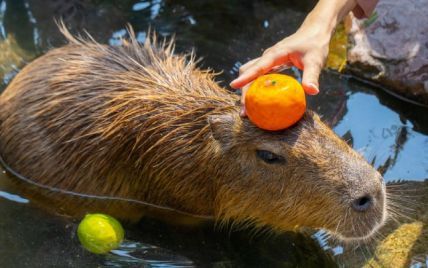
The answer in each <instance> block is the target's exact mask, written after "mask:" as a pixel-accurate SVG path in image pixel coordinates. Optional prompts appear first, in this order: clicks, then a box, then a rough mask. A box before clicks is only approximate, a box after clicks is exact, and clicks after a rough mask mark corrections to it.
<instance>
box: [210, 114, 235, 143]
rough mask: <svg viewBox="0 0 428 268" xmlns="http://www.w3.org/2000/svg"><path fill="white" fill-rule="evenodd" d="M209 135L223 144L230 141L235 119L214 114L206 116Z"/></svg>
mask: <svg viewBox="0 0 428 268" xmlns="http://www.w3.org/2000/svg"><path fill="white" fill-rule="evenodd" d="M208 123H209V124H210V129H211V134H212V136H213V138H214V139H215V140H217V141H218V142H220V143H222V144H223V145H225V144H230V142H231V141H232V136H233V130H234V125H235V118H234V116H233V115H232V114H216V115H210V116H208Z"/></svg>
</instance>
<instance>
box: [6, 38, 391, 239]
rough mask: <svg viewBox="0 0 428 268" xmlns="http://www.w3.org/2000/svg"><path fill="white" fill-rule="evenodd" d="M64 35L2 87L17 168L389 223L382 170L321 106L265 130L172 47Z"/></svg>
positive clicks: (190, 206)
mask: <svg viewBox="0 0 428 268" xmlns="http://www.w3.org/2000/svg"><path fill="white" fill-rule="evenodd" d="M63 31H64V33H65V35H66V37H67V38H68V40H69V41H70V44H68V45H66V46H64V47H62V48H58V49H54V50H51V51H50V52H48V53H47V54H45V55H43V56H41V57H40V58H38V59H37V60H35V61H33V62H32V63H30V64H29V65H27V66H26V67H25V68H24V69H23V70H22V71H21V72H20V73H19V74H18V75H17V76H16V77H15V78H14V79H13V81H12V82H11V83H10V84H9V86H8V87H7V89H6V90H5V91H4V92H3V93H2V95H1V96H0V153H1V155H2V157H3V158H4V160H5V161H6V162H7V163H8V164H9V165H10V166H11V167H12V168H13V169H14V170H15V171H17V172H19V173H20V174H21V175H23V176H25V177H27V178H31V179H32V180H34V181H36V182H38V183H40V184H44V185H49V186H51V187H55V188H58V189H64V190H67V191H74V192H77V193H84V194H91V195H98V196H110V197H120V198H129V199H134V200H141V201H144V202H147V203H151V204H155V205H159V206H164V207H170V208H174V209H176V210H180V211H184V212H187V213H191V214H198V215H207V216H212V217H214V218H215V219H216V220H218V221H236V222H244V223H248V222H252V223H254V224H255V225H259V226H270V227H272V228H274V229H276V230H279V231H283V230H291V229H295V228H296V227H298V226H309V227H314V228H325V229H327V230H329V231H330V232H332V233H336V234H338V235H339V236H342V237H343V238H362V237H366V236H369V235H370V234H371V233H373V232H374V231H375V230H376V229H377V228H378V227H379V226H380V225H381V224H382V222H383V221H384V218H385V206H386V204H385V187H384V185H383V182H382V178H381V176H380V174H379V173H378V172H377V171H376V170H375V169H373V167H372V166H370V165H369V164H368V163H367V162H366V161H365V160H364V159H363V158H362V157H361V156H360V155H359V154H357V153H356V152H354V150H352V148H350V147H349V146H348V145H347V144H346V143H345V142H344V141H342V140H341V139H340V138H338V137H337V136H336V135H335V134H334V133H333V131H332V130H331V129H330V128H329V127H327V126H326V125H325V124H323V123H322V122H321V120H320V118H319V117H318V116H317V115H316V114H315V113H313V112H311V111H307V112H306V114H305V116H304V117H303V118H302V120H300V121H299V122H298V123H297V124H296V125H294V126H292V127H291V128H289V129H286V130H283V131H277V132H268V131H264V130H261V129H258V128H257V127H255V126H254V125H253V124H251V123H250V122H249V121H248V120H247V119H246V118H241V117H240V116H239V107H238V104H237V103H238V100H239V97H238V96H237V95H235V94H232V93H230V92H228V91H227V90H225V89H223V88H221V87H219V86H218V85H217V83H215V82H214V80H213V78H214V77H213V75H212V74H211V73H210V72H207V71H202V70H199V69H198V68H197V67H196V66H195V62H194V59H193V57H186V56H182V55H175V54H173V43H164V45H160V46H159V45H157V44H156V42H154V41H153V40H150V39H147V41H146V42H145V43H144V44H143V45H141V44H139V43H138V42H137V41H136V39H135V37H134V35H133V34H132V31H131V33H130V36H131V38H130V39H129V41H124V43H123V45H121V46H116V47H114V46H106V45H101V44H98V43H96V42H94V41H84V40H78V39H75V38H74V37H72V36H71V35H70V34H69V33H68V32H67V31H66V30H63ZM90 205H91V203H90V202H87V203H86V204H84V205H83V207H85V206H86V207H87V208H88V209H89V208H90ZM63 207H65V208H66V207H67V206H63ZM106 209H107V208H106ZM124 211H126V208H123V207H122V208H121V211H114V210H109V211H108V213H110V214H113V215H115V214H116V213H117V215H122V216H123V215H124V214H125V215H126V213H124Z"/></svg>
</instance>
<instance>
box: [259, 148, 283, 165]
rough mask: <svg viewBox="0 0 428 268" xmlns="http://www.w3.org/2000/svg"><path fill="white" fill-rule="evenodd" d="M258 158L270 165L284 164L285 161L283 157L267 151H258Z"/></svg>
mask: <svg viewBox="0 0 428 268" xmlns="http://www.w3.org/2000/svg"><path fill="white" fill-rule="evenodd" d="M256 154H257V157H258V158H260V159H261V160H263V161H264V162H266V163H268V164H279V163H284V162H285V159H284V157H282V156H279V155H277V154H274V153H272V152H269V151H266V150H257V151H256Z"/></svg>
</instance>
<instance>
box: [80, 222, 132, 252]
mask: <svg viewBox="0 0 428 268" xmlns="http://www.w3.org/2000/svg"><path fill="white" fill-rule="evenodd" d="M124 235H125V232H124V230H123V228H122V225H120V223H119V222H118V221H117V220H116V219H115V218H113V217H111V216H108V215H105V214H87V215H86V216H85V218H84V219H83V220H82V221H81V222H80V224H79V227H78V228H77V236H78V237H79V240H80V243H81V244H82V246H83V247H84V248H85V249H87V250H89V251H90V252H92V253H96V254H104V253H107V252H109V251H110V250H112V249H115V248H118V247H119V245H120V243H121V242H122V240H123V237H124Z"/></svg>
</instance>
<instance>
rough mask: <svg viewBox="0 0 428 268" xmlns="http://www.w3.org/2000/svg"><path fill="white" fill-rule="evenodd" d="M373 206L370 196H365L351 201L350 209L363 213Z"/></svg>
mask: <svg viewBox="0 0 428 268" xmlns="http://www.w3.org/2000/svg"><path fill="white" fill-rule="evenodd" d="M373 204H374V200H373V197H372V196H371V195H368V194H366V195H363V196H362V197H360V198H357V199H355V200H354V201H352V208H353V209H354V210H355V211H358V212H365V211H367V210H368V209H370V208H371V207H373Z"/></svg>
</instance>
